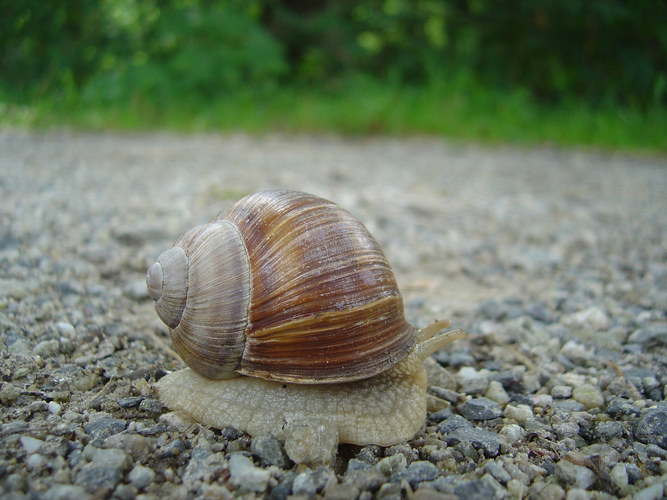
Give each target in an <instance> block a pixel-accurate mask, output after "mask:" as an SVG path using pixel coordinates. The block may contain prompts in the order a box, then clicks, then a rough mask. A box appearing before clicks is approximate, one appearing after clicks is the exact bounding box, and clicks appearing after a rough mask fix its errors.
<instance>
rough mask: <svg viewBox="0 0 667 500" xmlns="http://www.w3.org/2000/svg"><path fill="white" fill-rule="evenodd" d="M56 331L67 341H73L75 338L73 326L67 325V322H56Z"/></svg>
mask: <svg viewBox="0 0 667 500" xmlns="http://www.w3.org/2000/svg"><path fill="white" fill-rule="evenodd" d="M56 330H58V333H60V335H64V336H65V337H67V338H68V339H73V338H74V337H75V336H76V332H75V331H74V326H73V325H72V324H71V323H68V322H67V321H58V322H57V323H56Z"/></svg>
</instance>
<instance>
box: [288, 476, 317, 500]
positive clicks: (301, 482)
mask: <svg viewBox="0 0 667 500" xmlns="http://www.w3.org/2000/svg"><path fill="white" fill-rule="evenodd" d="M292 493H293V494H294V495H308V496H313V495H315V493H317V486H315V480H314V479H313V476H312V474H311V473H310V471H303V472H301V473H300V474H298V475H297V476H296V477H295V478H294V483H292Z"/></svg>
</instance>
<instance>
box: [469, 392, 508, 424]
mask: <svg viewBox="0 0 667 500" xmlns="http://www.w3.org/2000/svg"><path fill="white" fill-rule="evenodd" d="M459 410H460V412H461V414H462V415H463V416H464V417H465V418H468V419H470V420H490V419H492V418H497V417H501V416H502V415H503V409H502V408H501V407H500V405H499V404H498V403H496V402H495V401H492V400H490V399H488V398H484V397H481V398H472V399H469V400H468V401H466V402H465V403H463V404H462V405H461V406H460V407H459Z"/></svg>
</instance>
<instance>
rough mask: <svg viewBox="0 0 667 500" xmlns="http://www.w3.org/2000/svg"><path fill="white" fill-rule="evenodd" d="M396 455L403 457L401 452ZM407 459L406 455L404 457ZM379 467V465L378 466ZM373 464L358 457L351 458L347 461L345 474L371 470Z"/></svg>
mask: <svg viewBox="0 0 667 500" xmlns="http://www.w3.org/2000/svg"><path fill="white" fill-rule="evenodd" d="M396 456H400V457H403V455H401V454H399V455H396ZM403 459H404V460H405V457H403ZM376 467H377V466H376ZM372 468H373V466H372V465H371V464H369V463H368V462H362V461H361V460H359V459H357V458H351V459H350V460H348V462H347V468H346V469H345V475H348V474H352V473H354V472H357V471H366V470H371V469H372Z"/></svg>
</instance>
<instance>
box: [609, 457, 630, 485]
mask: <svg viewBox="0 0 667 500" xmlns="http://www.w3.org/2000/svg"><path fill="white" fill-rule="evenodd" d="M609 477H610V478H611V480H612V481H613V482H614V485H616V487H617V488H618V489H620V490H622V489H623V488H625V487H626V486H627V485H628V473H627V471H626V469H625V464H624V463H622V462H619V463H617V464H616V465H614V467H612V469H611V471H610V472H609Z"/></svg>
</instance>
